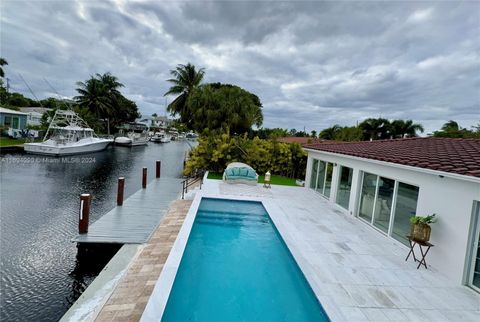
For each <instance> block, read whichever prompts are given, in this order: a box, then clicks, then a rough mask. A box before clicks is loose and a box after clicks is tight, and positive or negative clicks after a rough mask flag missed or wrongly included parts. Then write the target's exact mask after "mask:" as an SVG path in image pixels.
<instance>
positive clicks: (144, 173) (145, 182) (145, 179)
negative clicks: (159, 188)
mask: <svg viewBox="0 0 480 322" xmlns="http://www.w3.org/2000/svg"><path fill="white" fill-rule="evenodd" d="M142 188H143V189H146V188H147V168H146V167H143V171H142Z"/></svg>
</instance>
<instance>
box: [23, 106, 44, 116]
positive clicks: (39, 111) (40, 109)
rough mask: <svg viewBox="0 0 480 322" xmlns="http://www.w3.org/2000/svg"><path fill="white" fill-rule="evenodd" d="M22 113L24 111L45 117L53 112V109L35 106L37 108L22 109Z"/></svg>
mask: <svg viewBox="0 0 480 322" xmlns="http://www.w3.org/2000/svg"><path fill="white" fill-rule="evenodd" d="M20 111H22V112H24V113H32V112H35V113H39V114H42V115H43V114H44V113H46V112H49V111H52V109H51V108H46V107H38V106H35V107H20Z"/></svg>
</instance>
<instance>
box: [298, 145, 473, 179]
mask: <svg viewBox="0 0 480 322" xmlns="http://www.w3.org/2000/svg"><path fill="white" fill-rule="evenodd" d="M304 147H305V148H307V149H312V150H319V151H325V152H332V153H338V154H345V155H351V156H355V157H360V158H367V159H373V160H379V161H385V162H390V163H397V164H402V165H407V166H412V167H418V168H425V169H430V170H437V171H443V172H449V173H455V174H461V175H466V176H473V177H477V178H480V139H451V138H434V137H428V138H409V139H398V140H378V141H362V142H334V143H333V142H331V143H321V144H307V145H305V146H304Z"/></svg>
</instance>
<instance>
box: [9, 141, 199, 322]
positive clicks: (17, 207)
mask: <svg viewBox="0 0 480 322" xmlns="http://www.w3.org/2000/svg"><path fill="white" fill-rule="evenodd" d="M190 144H191V143H190ZM189 149H190V145H189V142H187V141H178V142H171V143H167V144H154V143H149V144H148V145H147V146H142V147H133V148H125V147H109V148H108V149H107V150H105V151H102V152H97V153H92V154H86V155H80V156H70V157H65V158H53V157H43V156H34V155H29V154H7V155H2V156H0V174H1V177H0V274H1V276H0V311H1V313H0V320H1V321H2V322H3V321H58V320H59V319H60V318H61V317H62V316H63V314H64V313H65V312H66V311H67V310H68V308H69V307H70V306H71V305H72V304H73V302H74V301H75V300H76V299H77V298H78V297H79V296H80V294H81V293H82V292H83V290H84V289H85V288H86V287H87V286H88V285H89V284H90V283H91V282H92V281H93V279H94V278H95V277H96V276H97V275H98V273H99V272H100V271H101V270H102V268H103V267H104V266H105V264H106V263H107V262H108V261H109V260H110V258H111V257H112V256H113V255H114V254H115V252H116V251H117V250H118V248H119V246H118V245H112V246H111V247H104V248H102V249H101V251H100V252H98V251H97V252H96V255H95V256H94V257H92V256H90V257H89V256H84V253H83V252H78V251H77V245H76V244H75V243H72V242H71V239H72V237H74V236H75V235H76V234H77V231H78V211H79V195H80V194H82V193H91V194H92V196H93V199H92V208H91V214H90V222H93V221H95V220H97V219H98V218H99V217H101V216H102V215H103V214H105V213H107V212H108V211H109V210H111V209H112V208H113V207H115V204H116V189H117V179H118V177H120V176H124V177H125V196H130V195H131V194H133V193H134V192H136V191H137V190H138V189H140V188H141V173H142V168H143V167H148V180H149V181H150V180H152V179H154V176H155V160H161V161H162V177H177V178H178V177H180V176H181V171H182V168H183V159H184V156H185V152H186V151H188V150H189ZM99 254H100V255H99Z"/></svg>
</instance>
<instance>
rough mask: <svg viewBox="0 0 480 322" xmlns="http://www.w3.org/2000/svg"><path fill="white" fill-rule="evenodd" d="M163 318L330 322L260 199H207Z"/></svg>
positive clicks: (200, 210) (193, 231)
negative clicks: (258, 200)
mask: <svg viewBox="0 0 480 322" xmlns="http://www.w3.org/2000/svg"><path fill="white" fill-rule="evenodd" d="M162 321H212V322H213V321H262V322H264V321H265V322H266V321H329V319H328V317H327V315H326V314H325V312H324V310H323V308H322V306H321V305H320V303H319V302H318V300H317V298H316V296H315V294H314V293H313V291H312V289H311V288H310V286H309V284H308V282H307V281H306V279H305V277H304V276H303V274H302V272H301V270H300V268H299V267H298V265H297V264H296V262H295V260H294V258H293V256H292V255H291V253H290V251H289V250H288V248H287V247H286V245H285V243H284V242H283V240H282V238H281V236H280V235H279V233H278V231H277V230H276V228H275V226H274V224H273V223H272V221H271V219H270V217H269V215H268V213H267V212H266V210H265V208H264V207H263V205H262V204H261V203H260V202H252V201H237V200H224V199H209V198H203V199H202V201H201V203H200V206H199V208H198V211H197V215H196V217H195V221H194V223H193V226H192V230H191V232H190V236H189V238H188V242H187V245H186V247H185V250H184V253H183V256H182V259H181V262H180V266H179V268H178V271H177V273H176V277H175V280H174V283H173V287H172V290H171V292H170V295H169V297H168V301H167V304H166V307H165V311H164V313H163V317H162Z"/></svg>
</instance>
